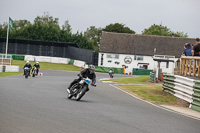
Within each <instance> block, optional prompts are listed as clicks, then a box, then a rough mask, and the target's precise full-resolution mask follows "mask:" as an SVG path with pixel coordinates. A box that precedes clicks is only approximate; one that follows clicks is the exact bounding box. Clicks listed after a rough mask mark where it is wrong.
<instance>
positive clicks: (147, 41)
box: [98, 32, 195, 72]
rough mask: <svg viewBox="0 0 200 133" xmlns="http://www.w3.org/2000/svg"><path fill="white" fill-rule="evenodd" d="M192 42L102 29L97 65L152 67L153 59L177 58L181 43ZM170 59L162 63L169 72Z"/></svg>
mask: <svg viewBox="0 0 200 133" xmlns="http://www.w3.org/2000/svg"><path fill="white" fill-rule="evenodd" d="M186 42H190V43H191V44H193V43H195V39H192V38H177V37H164V36H150V35H134V34H126V33H112V32H102V37H101V41H100V49H99V62H98V66H104V67H116V68H122V65H126V66H128V68H129V69H132V68H143V69H152V70H153V69H154V68H155V67H157V65H158V64H157V61H154V60H153V57H154V56H155V55H157V56H156V58H161V59H165V60H168V59H169V60H174V62H176V61H177V60H178V58H180V56H181V54H182V52H183V50H184V48H183V46H184V44H185V43H186ZM158 55H159V56H158ZM171 65H174V63H173V62H161V64H160V67H161V68H162V69H163V72H169V71H171V70H169V69H170V66H171Z"/></svg>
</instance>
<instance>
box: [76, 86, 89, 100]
mask: <svg viewBox="0 0 200 133" xmlns="http://www.w3.org/2000/svg"><path fill="white" fill-rule="evenodd" d="M86 90H87V86H84V87H83V88H82V89H81V90H80V92H79V93H78V94H77V96H76V101H79V100H80V99H81V98H82V97H83V96H84V95H85V92H86Z"/></svg>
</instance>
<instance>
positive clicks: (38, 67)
mask: <svg viewBox="0 0 200 133" xmlns="http://www.w3.org/2000/svg"><path fill="white" fill-rule="evenodd" d="M34 67H36V68H37V69H36V72H37V74H38V72H39V69H40V65H39V62H38V61H37V62H36V63H35V64H34V65H33V69H34ZM33 69H32V72H33Z"/></svg>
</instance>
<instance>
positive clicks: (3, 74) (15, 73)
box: [0, 72, 23, 77]
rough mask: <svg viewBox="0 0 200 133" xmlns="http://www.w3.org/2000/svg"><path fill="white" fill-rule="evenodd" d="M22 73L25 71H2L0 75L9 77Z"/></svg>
mask: <svg viewBox="0 0 200 133" xmlns="http://www.w3.org/2000/svg"><path fill="white" fill-rule="evenodd" d="M20 74H21V75H22V74H23V72H1V73H0V77H7V76H13V75H20Z"/></svg>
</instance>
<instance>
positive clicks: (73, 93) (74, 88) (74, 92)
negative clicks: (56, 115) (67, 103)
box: [68, 83, 78, 99]
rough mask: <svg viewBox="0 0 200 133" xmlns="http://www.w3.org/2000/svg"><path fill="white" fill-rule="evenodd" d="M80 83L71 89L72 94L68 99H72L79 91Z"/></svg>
mask: <svg viewBox="0 0 200 133" xmlns="http://www.w3.org/2000/svg"><path fill="white" fill-rule="evenodd" d="M77 87H78V83H76V84H74V85H73V86H72V87H71V88H70V92H71V93H68V99H71V98H72V97H73V96H74V95H75V94H76V93H77V91H78V88H77Z"/></svg>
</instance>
